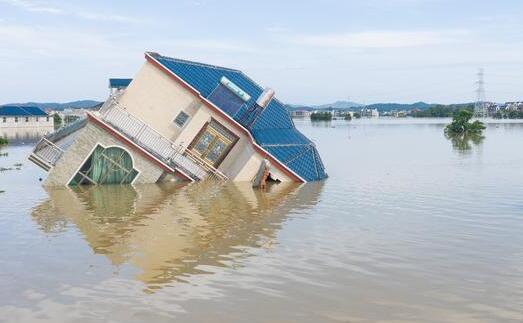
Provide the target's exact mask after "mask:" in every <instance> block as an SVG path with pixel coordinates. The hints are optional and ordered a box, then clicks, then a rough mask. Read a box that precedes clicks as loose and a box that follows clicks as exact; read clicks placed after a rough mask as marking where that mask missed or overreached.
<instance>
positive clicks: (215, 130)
mask: <svg viewBox="0 0 523 323" xmlns="http://www.w3.org/2000/svg"><path fill="white" fill-rule="evenodd" d="M237 140H238V137H236V136H235V135H234V134H233V133H232V132H230V131H229V130H227V129H226V128H225V127H224V126H222V125H221V124H219V123H218V122H216V121H214V120H211V122H210V123H208V124H207V125H206V126H205V127H204V128H203V129H202V130H201V131H200V134H199V135H198V136H196V138H195V139H194V141H193V142H192V143H191V151H192V152H193V153H194V154H195V155H196V156H198V157H199V158H201V159H203V160H204V161H206V162H208V163H210V164H211V165H213V166H214V167H217V166H218V165H219V164H220V163H221V162H222V160H223V159H224V158H225V156H226V155H227V154H228V153H229V151H230V150H231V148H232V146H233V145H234V144H235V143H236V141H237Z"/></svg>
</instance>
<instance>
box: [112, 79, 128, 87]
mask: <svg viewBox="0 0 523 323" xmlns="http://www.w3.org/2000/svg"><path fill="white" fill-rule="evenodd" d="M132 80H133V79H116V78H111V79H109V87H110V88H125V87H128V86H129V84H131V82H132Z"/></svg>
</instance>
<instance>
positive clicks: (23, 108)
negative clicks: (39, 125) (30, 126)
mask: <svg viewBox="0 0 523 323" xmlns="http://www.w3.org/2000/svg"><path fill="white" fill-rule="evenodd" d="M18 108H20V109H21V110H23V111H25V112H26V113H27V114H29V115H30V116H33V115H34V114H32V113H31V112H29V111H27V110H26V109H25V108H26V107H23V106H19V107H18ZM27 108H30V107H27Z"/></svg>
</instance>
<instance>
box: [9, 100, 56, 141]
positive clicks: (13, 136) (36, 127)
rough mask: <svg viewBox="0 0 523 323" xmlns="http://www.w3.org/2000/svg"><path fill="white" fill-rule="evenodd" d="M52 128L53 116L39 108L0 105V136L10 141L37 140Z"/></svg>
mask: <svg viewBox="0 0 523 323" xmlns="http://www.w3.org/2000/svg"><path fill="white" fill-rule="evenodd" d="M53 129H54V127H53V118H52V117H50V116H49V115H48V114H47V113H46V112H44V111H43V110H42V109H40V108H37V107H24V106H0V136H1V137H4V138H7V139H8V140H9V141H10V142H11V143H17V142H31V141H37V140H39V139H40V138H41V137H42V136H43V135H45V134H47V133H49V132H51V131H53Z"/></svg>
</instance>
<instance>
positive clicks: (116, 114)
mask: <svg viewBox="0 0 523 323" xmlns="http://www.w3.org/2000/svg"><path fill="white" fill-rule="evenodd" d="M109 101H111V102H109ZM99 115H100V116H101V118H102V120H104V121H105V122H107V123H109V124H110V125H111V126H112V127H114V128H115V129H116V130H118V131H119V132H121V133H122V134H124V135H125V136H126V137H128V138H129V139H131V140H132V141H133V142H134V143H136V144H138V145H139V146H140V147H142V148H144V149H145V150H146V151H148V152H149V153H151V154H152V155H153V156H155V157H156V158H158V159H159V160H161V161H162V162H164V163H166V164H167V165H170V166H172V167H174V168H178V169H179V170H181V171H182V172H183V173H185V174H187V175H188V176H190V177H191V178H193V179H194V180H202V179H205V178H214V179H219V180H227V176H225V175H224V174H223V173H222V172H220V171H219V170H217V169H216V168H214V167H213V166H211V165H209V164H207V163H205V162H203V161H201V160H200V161H198V160H197V159H195V158H192V155H191V154H190V151H189V150H186V149H185V148H184V147H182V146H180V145H175V144H174V143H173V142H172V141H170V140H169V139H167V138H165V137H164V136H163V135H161V134H160V133H159V132H157V131H156V130H154V129H153V128H151V127H149V126H148V125H147V124H146V123H145V122H144V121H142V120H140V119H139V118H137V117H135V116H134V115H132V114H130V113H129V112H127V111H125V110H124V109H122V108H120V107H119V104H118V102H117V100H116V99H114V98H110V99H109V100H108V101H107V102H106V104H104V105H103V106H102V108H101V109H100V110H99ZM189 155H190V156H189Z"/></svg>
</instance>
